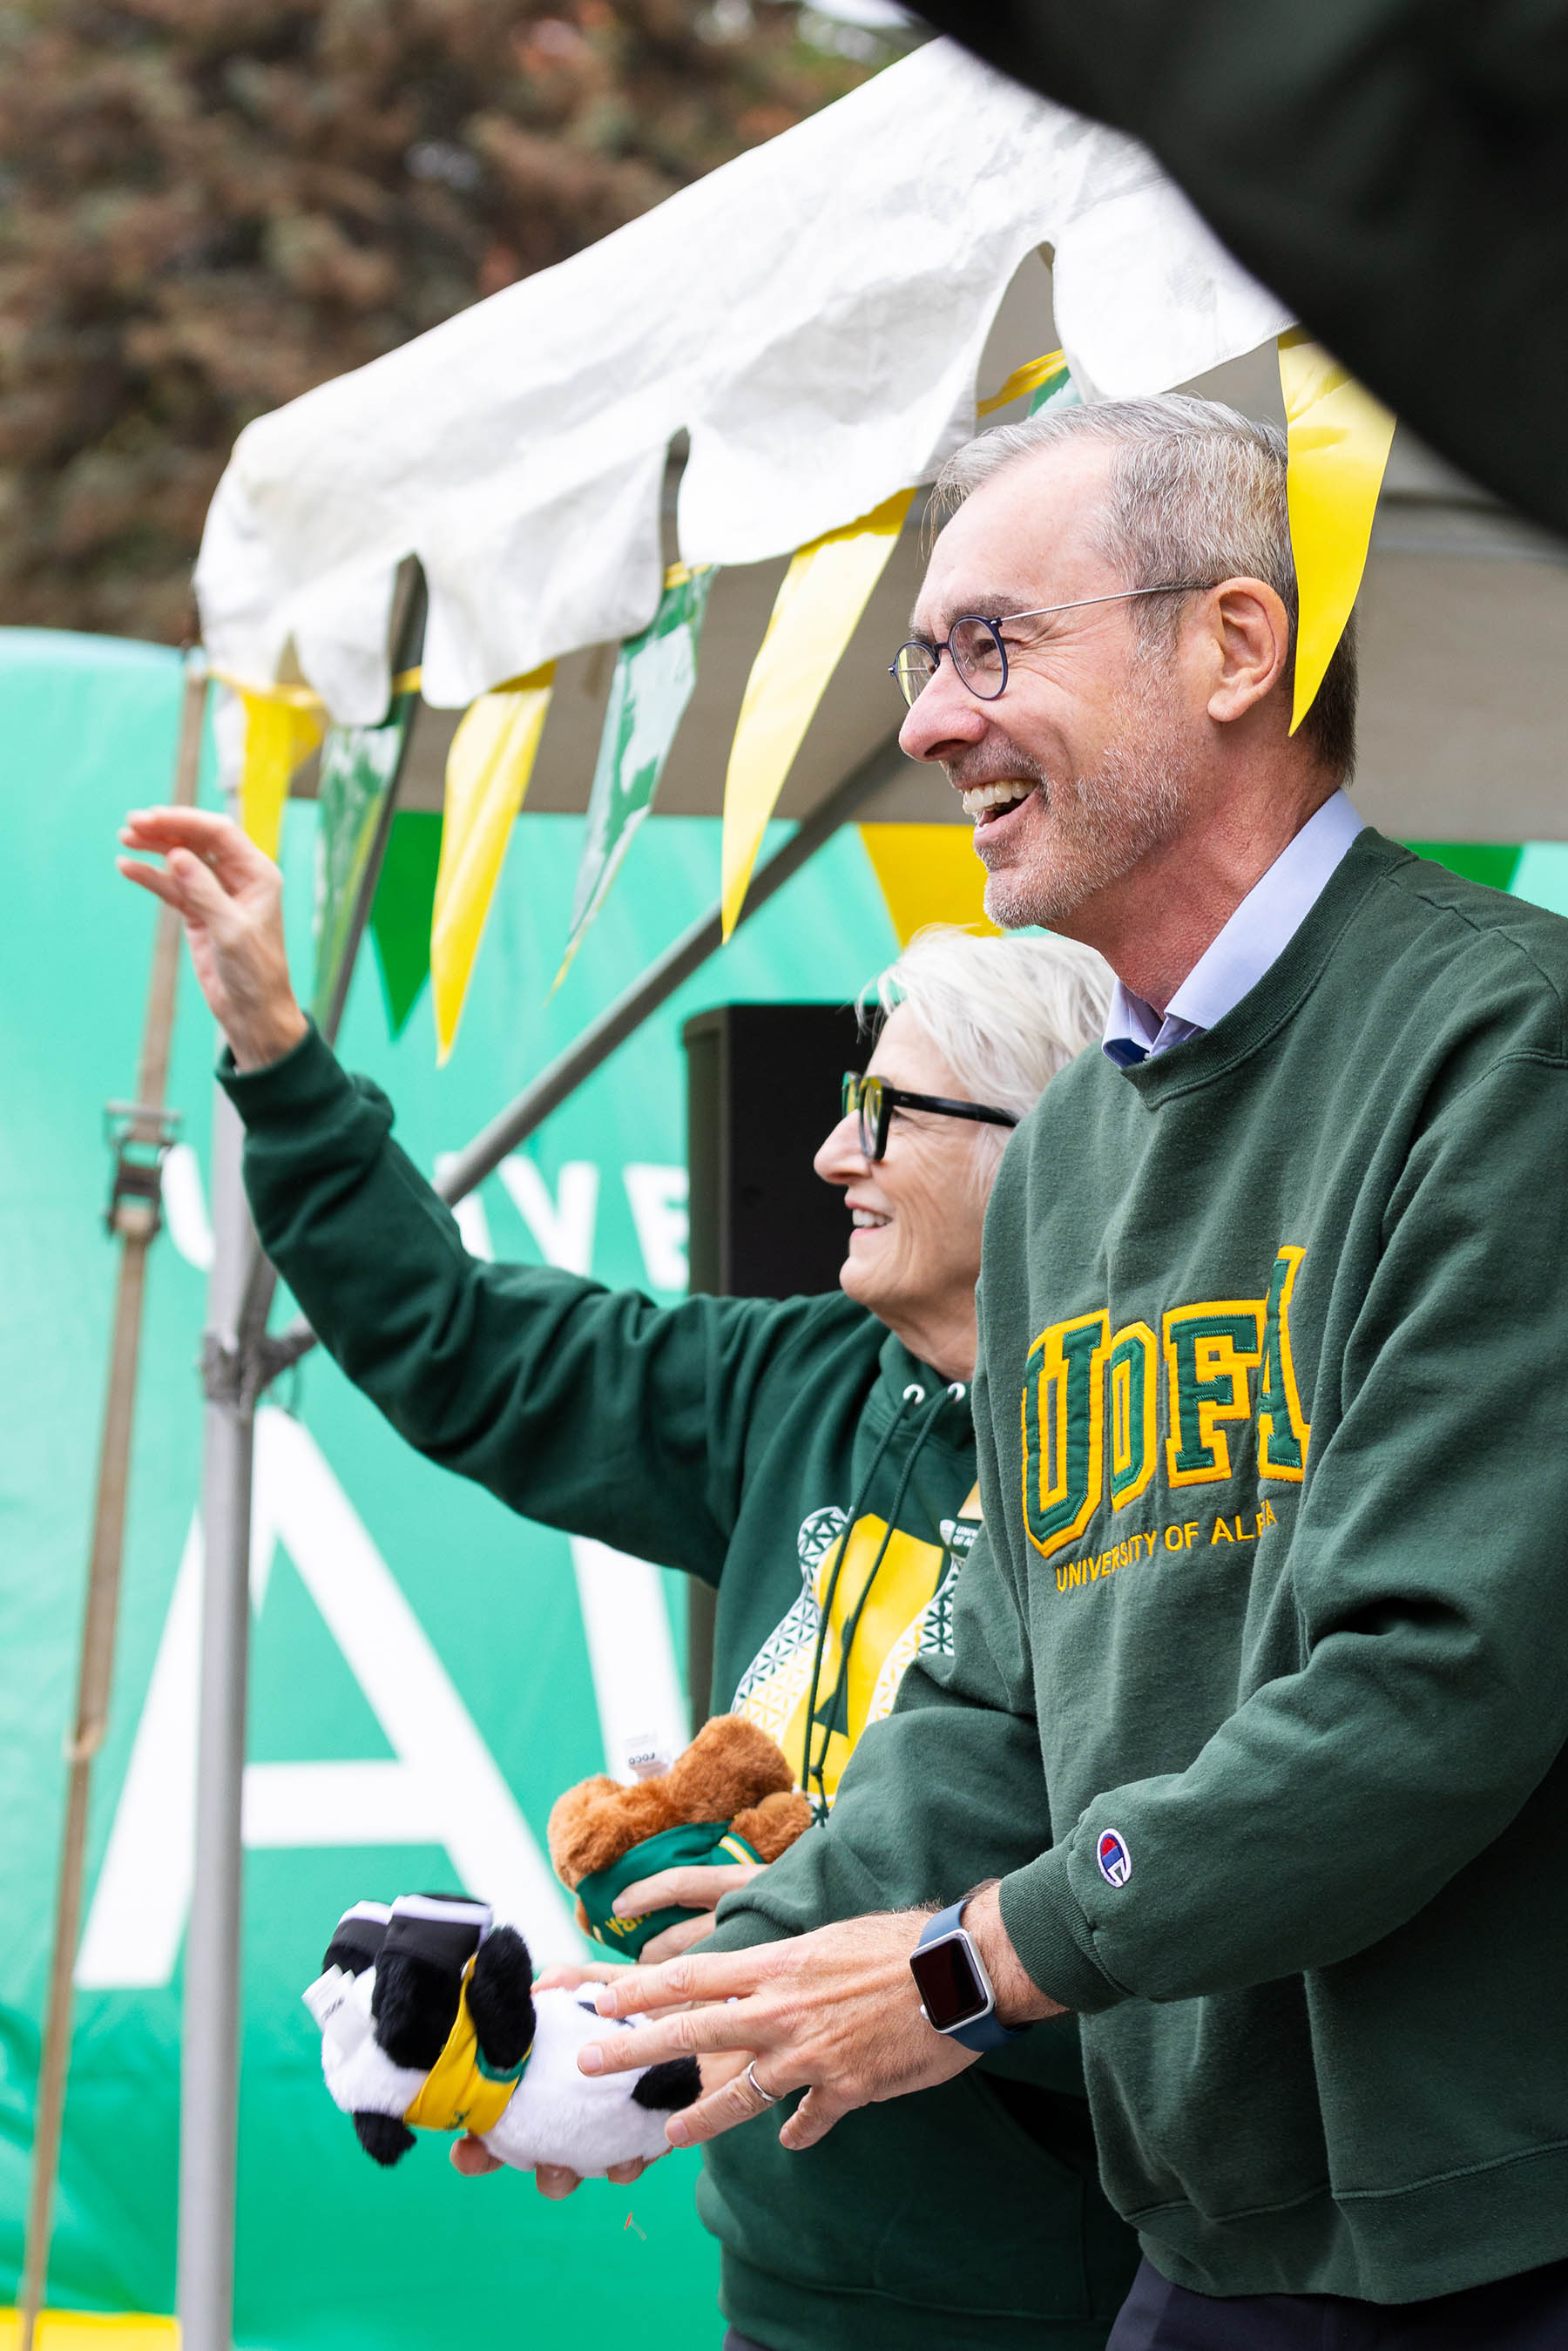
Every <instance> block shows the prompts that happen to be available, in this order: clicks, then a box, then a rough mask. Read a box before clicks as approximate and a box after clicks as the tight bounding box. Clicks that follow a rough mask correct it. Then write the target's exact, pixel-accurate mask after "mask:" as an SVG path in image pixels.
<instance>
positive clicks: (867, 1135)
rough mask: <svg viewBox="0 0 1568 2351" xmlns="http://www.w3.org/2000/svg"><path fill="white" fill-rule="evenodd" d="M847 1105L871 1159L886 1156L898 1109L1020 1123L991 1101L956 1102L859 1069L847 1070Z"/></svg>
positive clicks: (993, 1123)
mask: <svg viewBox="0 0 1568 2351" xmlns="http://www.w3.org/2000/svg"><path fill="white" fill-rule="evenodd" d="M843 1106H844V1110H843V1114H844V1116H845V1117H846V1118H857V1117H858V1119H859V1120H860V1131H861V1149H862V1151H863V1152H864V1154H865V1155H866V1157H867V1158H868V1159H883V1158H885V1157H886V1155H887V1130H888V1128H889V1126H890V1125H891V1124H892V1123H893V1113H894V1111H895V1110H932V1111H935V1112H936V1113H937V1115H938V1117H940V1118H968V1119H974V1120H976V1121H977V1123H979V1124H980V1125H982V1126H1016V1125H1017V1124H1018V1118H1017V1116H1016V1114H1015V1113H1013V1112H1012V1111H1010V1110H994V1109H993V1108H992V1107H991V1105H990V1104H989V1103H988V1102H954V1101H952V1100H951V1099H950V1098H949V1097H948V1096H947V1095H946V1094H912V1093H906V1092H904V1088H903V1087H902V1086H890V1085H889V1084H887V1082H886V1081H885V1080H883V1079H882V1078H873V1077H863V1078H862V1076H861V1075H860V1073H859V1071H856V1070H846V1071H844V1086H843Z"/></svg>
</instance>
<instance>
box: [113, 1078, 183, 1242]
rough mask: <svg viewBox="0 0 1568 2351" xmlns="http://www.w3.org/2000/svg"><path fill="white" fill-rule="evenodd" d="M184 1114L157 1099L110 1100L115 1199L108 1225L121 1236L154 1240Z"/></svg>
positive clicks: (148, 1240) (125, 1238) (160, 1218)
mask: <svg viewBox="0 0 1568 2351" xmlns="http://www.w3.org/2000/svg"><path fill="white" fill-rule="evenodd" d="M180 1120H181V1113H179V1112H178V1111H177V1110H162V1109H161V1108H159V1107H158V1105H157V1104H155V1103H152V1102H105V1104H104V1106H103V1136H104V1141H105V1142H106V1143H107V1144H108V1145H109V1152H110V1179H109V1201H108V1205H107V1207H105V1209H104V1212H103V1221H104V1226H105V1228H106V1229H107V1230H108V1231H109V1232H110V1233H113V1234H117V1235H118V1236H119V1238H120V1239H121V1240H139V1241H142V1242H151V1241H153V1240H155V1239H156V1238H157V1237H158V1232H159V1229H160V1228H161V1227H162V1222H163V1162H164V1161H165V1160H166V1159H167V1158H168V1156H169V1154H170V1152H171V1151H172V1149H173V1147H174V1138H175V1136H176V1135H177V1134H179V1131H180Z"/></svg>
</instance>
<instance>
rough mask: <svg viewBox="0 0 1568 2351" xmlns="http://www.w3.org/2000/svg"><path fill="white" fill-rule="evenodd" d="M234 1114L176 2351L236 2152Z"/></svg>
mask: <svg viewBox="0 0 1568 2351" xmlns="http://www.w3.org/2000/svg"><path fill="white" fill-rule="evenodd" d="M240 1146H241V1134H240V1123H239V1119H238V1117H237V1116H236V1114H235V1111H234V1109H233V1107H232V1105H231V1104H230V1102H228V1099H227V1097H226V1096H225V1095H224V1094H223V1093H221V1092H219V1093H217V1094H216V1096H215V1099H214V1110H213V1184H212V1196H213V1239H214V1252H213V1270H212V1275H211V1278H210V1280H209V1283H208V1289H207V1329H206V1332H205V1335H204V1341H203V1347H202V1373H203V1380H204V1386H205V1390H206V1406H205V1411H204V1425H203V1438H202V1528H203V1537H204V1559H203V1569H202V1649H201V1676H202V1678H201V1708H200V1715H199V1720H198V1728H197V1733H196V1848H195V1871H194V1876H193V1884H192V1896H191V1920H190V1927H189V1930H188V1932H187V1935H186V1941H185V2007H184V2027H183V2046H182V2053H181V2071H180V2210H179V2262H178V2273H177V2294H178V2302H179V2312H180V2338H181V2343H182V2345H183V2351H230V2345H231V2343H232V2340H233V2325H234V2214H235V2169H236V2164H237V2158H238V2137H237V2129H236V2120H237V2107H238V2100H239V1938H240V1871H241V1851H240V1799H241V1793H242V1791H243V1787H244V1782H245V1723H246V1705H245V1699H246V1665H247V1661H248V1653H249V1646H250V1494H251V1468H252V1457H253V1449H254V1438H255V1433H256V1417H255V1416H256V1398H255V1394H254V1390H253V1388H252V1386H251V1384H250V1382H249V1381H248V1380H247V1378H246V1364H245V1362H244V1358H243V1355H242V1353H241V1350H240V1346H239V1310H240V1304H241V1300H242V1298H243V1295H244V1287H245V1280H246V1268H247V1265H248V1263H249V1259H250V1252H251V1249H253V1247H254V1237H253V1234H252V1230H251V1224H250V1214H249V1211H248V1209H247V1208H246V1198H245V1186H244V1185H243V1184H242V1182H241V1180H240Z"/></svg>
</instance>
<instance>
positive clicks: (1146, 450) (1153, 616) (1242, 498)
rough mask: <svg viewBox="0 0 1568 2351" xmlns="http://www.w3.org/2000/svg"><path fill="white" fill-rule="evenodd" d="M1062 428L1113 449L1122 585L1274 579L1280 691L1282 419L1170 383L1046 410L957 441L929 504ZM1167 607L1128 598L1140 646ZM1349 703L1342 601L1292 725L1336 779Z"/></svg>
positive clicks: (1348, 637)
mask: <svg viewBox="0 0 1568 2351" xmlns="http://www.w3.org/2000/svg"><path fill="white" fill-rule="evenodd" d="M1069 441H1099V442H1103V443H1106V444H1109V446H1110V447H1111V448H1112V450H1113V453H1114V454H1113V461H1112V465H1111V488H1110V496H1109V497H1108V498H1107V500H1106V503H1105V507H1104V512H1103V518H1102V520H1101V523H1100V527H1099V529H1098V531H1097V533H1096V544H1097V548H1098V551H1099V553H1100V554H1102V555H1103V557H1104V558H1105V559H1106V560H1107V561H1108V562H1110V563H1113V564H1114V565H1115V566H1116V568H1117V569H1118V570H1119V571H1120V572H1121V573H1122V574H1123V576H1124V578H1125V580H1126V582H1127V585H1128V586H1129V587H1130V588H1153V587H1155V586H1158V585H1159V584H1161V583H1162V582H1164V581H1166V580H1171V581H1179V582H1182V583H1184V584H1190V585H1191V586H1193V587H1212V586H1214V585H1215V584H1216V583H1217V582H1218V581H1219V580H1230V579H1237V578H1239V579H1248V580H1263V581H1265V582H1266V583H1267V585H1268V586H1269V587H1270V588H1272V589H1273V590H1274V592H1275V594H1276V595H1277V596H1278V597H1279V599H1280V601H1281V603H1282V604H1283V605H1284V607H1285V610H1286V611H1287V612H1288V613H1289V615H1290V620H1291V660H1290V663H1289V664H1288V666H1287V670H1286V674H1285V677H1284V680H1283V682H1282V685H1281V689H1280V690H1281V691H1282V692H1283V693H1284V694H1285V695H1287V696H1289V695H1290V694H1291V690H1292V679H1293V676H1294V671H1295V632H1296V618H1297V609H1298V601H1297V594H1296V566H1295V559H1294V558H1293V556H1292V554H1291V517H1290V508H1289V505H1288V502H1287V499H1286V494H1285V473H1286V443H1285V435H1284V434H1283V433H1282V432H1281V430H1280V428H1279V426H1278V425H1277V424H1267V423H1260V421H1259V420H1258V419H1256V418H1254V417H1250V416H1243V415H1241V414H1239V412H1238V411H1237V410H1236V409H1234V408H1226V407H1223V406H1222V405H1221V404H1220V402H1218V401H1215V400H1198V399H1196V398H1194V397H1193V395H1192V394H1191V393H1188V392H1164V393H1162V394H1160V395H1158V396H1157V397H1152V398H1149V399H1145V400H1108V401H1103V402H1095V403H1093V404H1092V405H1089V406H1084V407H1079V408H1055V409H1049V410H1045V411H1042V412H1041V413H1040V415H1038V416H1030V417H1027V418H1025V419H1024V421H1023V422H1022V423H1019V424H1000V425H998V426H997V427H996V428H995V430H994V431H992V432H989V433H982V434H979V435H978V436H977V438H976V439H975V440H973V441H969V442H967V443H966V444H965V445H964V447H963V448H961V449H958V450H956V451H955V453H954V455H952V456H951V457H949V458H948V460H947V462H946V465H944V466H943V468H942V470H941V472H940V473H939V474H938V475H937V477H936V488H935V490H934V492H933V495H932V505H933V507H934V508H935V509H936V513H937V514H938V515H939V516H941V517H943V518H944V519H946V517H949V516H951V515H953V514H956V512H957V510H958V508H959V507H961V506H962V505H963V503H964V501H965V499H966V498H967V497H969V496H972V494H973V493H974V492H975V491H976V490H977V489H978V488H979V487H980V486H981V484H982V483H984V482H988V481H990V480H992V479H993V478H994V476H995V475H998V474H999V473H1000V472H1002V471H1003V469H1004V468H1005V467H1006V466H1009V465H1017V464H1019V461H1020V460H1021V459H1023V458H1026V457H1033V456H1037V455H1039V454H1040V452H1041V451H1042V450H1046V449H1053V448H1056V447H1059V446H1060V445H1061V444H1064V443H1066V442H1069ZM1178 610H1179V607H1178V606H1177V605H1176V601H1175V600H1174V599H1172V600H1171V601H1166V598H1164V597H1160V596H1148V597H1145V598H1142V599H1141V600H1140V601H1139V602H1138V603H1136V604H1135V605H1134V607H1133V611H1134V628H1135V629H1136V630H1137V632H1138V635H1139V640H1140V642H1141V643H1142V644H1143V645H1144V646H1145V649H1146V650H1148V651H1150V652H1153V651H1155V650H1163V649H1165V648H1166V647H1168V645H1169V643H1171V640H1172V636H1173V634H1174V630H1175V624H1176V615H1177V612H1178ZM1355 703H1356V653H1355V622H1354V614H1353V615H1352V618H1351V622H1350V624H1349V625H1348V626H1347V627H1346V629H1345V632H1344V634H1343V636H1342V637H1341V639H1340V641H1339V644H1338V646H1337V648H1336V650H1335V652H1334V655H1333V660H1332V661H1331V662H1330V664H1329V666H1328V671H1327V674H1326V675H1325V676H1324V678H1323V682H1322V685H1321V686H1320V687H1319V688H1318V692H1317V696H1316V699H1315V700H1314V702H1313V704H1312V709H1311V710H1310V711H1309V713H1308V714H1307V716H1306V717H1305V718H1304V719H1303V720H1302V722H1301V734H1302V736H1303V737H1304V738H1305V740H1306V741H1307V742H1309V743H1310V744H1311V745H1312V749H1313V751H1314V753H1315V754H1316V756H1317V758H1318V759H1319V760H1320V761H1321V763H1322V766H1323V767H1324V768H1327V769H1328V770H1329V772H1330V773H1331V774H1333V775H1334V776H1335V777H1337V778H1339V780H1340V781H1341V782H1345V781H1348V779H1349V778H1350V776H1351V773H1352V771H1353V769H1354V766H1355Z"/></svg>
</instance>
